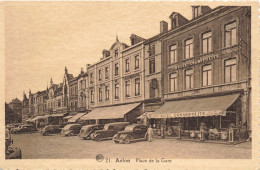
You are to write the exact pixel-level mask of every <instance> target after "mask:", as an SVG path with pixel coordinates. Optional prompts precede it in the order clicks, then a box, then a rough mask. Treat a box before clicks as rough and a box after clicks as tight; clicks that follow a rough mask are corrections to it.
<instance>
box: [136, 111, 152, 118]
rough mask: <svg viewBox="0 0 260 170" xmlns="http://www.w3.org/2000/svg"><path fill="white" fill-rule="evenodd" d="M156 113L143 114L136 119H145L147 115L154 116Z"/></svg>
mask: <svg viewBox="0 0 260 170" xmlns="http://www.w3.org/2000/svg"><path fill="white" fill-rule="evenodd" d="M153 113H154V112H145V113H144V114H142V115H141V116H138V117H137V118H135V119H144V118H145V117H146V116H147V115H149V114H153Z"/></svg>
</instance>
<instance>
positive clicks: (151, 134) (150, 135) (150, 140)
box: [147, 125, 153, 142]
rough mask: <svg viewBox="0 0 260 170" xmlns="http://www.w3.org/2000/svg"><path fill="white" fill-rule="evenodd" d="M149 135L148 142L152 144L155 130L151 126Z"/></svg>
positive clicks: (148, 130) (148, 131)
mask: <svg viewBox="0 0 260 170" xmlns="http://www.w3.org/2000/svg"><path fill="white" fill-rule="evenodd" d="M147 135H148V141H149V142H152V136H153V128H152V126H151V125H150V126H149V128H148V129H147Z"/></svg>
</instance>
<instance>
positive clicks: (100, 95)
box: [98, 88, 102, 102]
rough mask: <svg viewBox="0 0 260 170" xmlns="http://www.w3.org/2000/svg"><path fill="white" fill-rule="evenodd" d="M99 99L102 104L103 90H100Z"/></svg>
mask: <svg viewBox="0 0 260 170" xmlns="http://www.w3.org/2000/svg"><path fill="white" fill-rule="evenodd" d="M98 98H99V101H100V102H101V101H102V88H99V89H98Z"/></svg>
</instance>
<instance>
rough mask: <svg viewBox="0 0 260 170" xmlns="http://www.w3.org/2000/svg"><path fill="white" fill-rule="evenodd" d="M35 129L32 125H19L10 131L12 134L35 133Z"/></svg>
mask: <svg viewBox="0 0 260 170" xmlns="http://www.w3.org/2000/svg"><path fill="white" fill-rule="evenodd" d="M36 131H37V129H36V128H35V127H34V126H33V125H19V126H18V127H17V128H14V129H13V130H12V133H23V132H36Z"/></svg>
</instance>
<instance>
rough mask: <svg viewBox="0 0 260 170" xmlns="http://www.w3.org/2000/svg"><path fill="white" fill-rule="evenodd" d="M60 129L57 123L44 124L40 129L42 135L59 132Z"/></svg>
mask: <svg viewBox="0 0 260 170" xmlns="http://www.w3.org/2000/svg"><path fill="white" fill-rule="evenodd" d="M61 129H62V128H60V126H59V125H47V126H45V127H44V128H43V129H42V131H41V134H42V135H43V136H46V135H49V134H55V133H60V132H61Z"/></svg>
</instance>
